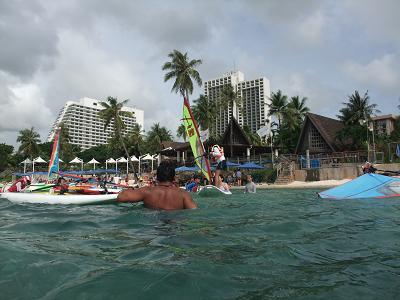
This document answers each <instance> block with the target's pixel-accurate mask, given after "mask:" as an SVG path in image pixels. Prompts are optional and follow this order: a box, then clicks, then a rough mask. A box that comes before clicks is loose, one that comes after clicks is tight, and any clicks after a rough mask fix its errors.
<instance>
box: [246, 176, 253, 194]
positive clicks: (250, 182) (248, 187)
mask: <svg viewBox="0 0 400 300" xmlns="http://www.w3.org/2000/svg"><path fill="white" fill-rule="evenodd" d="M244 192H245V193H256V184H255V183H254V182H253V177H252V176H251V175H247V183H246V186H245V187H244Z"/></svg>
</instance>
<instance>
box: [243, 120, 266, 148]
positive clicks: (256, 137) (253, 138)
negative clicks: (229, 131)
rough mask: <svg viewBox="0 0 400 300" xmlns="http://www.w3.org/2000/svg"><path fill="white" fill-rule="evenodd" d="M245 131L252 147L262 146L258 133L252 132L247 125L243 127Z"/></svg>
mask: <svg viewBox="0 0 400 300" xmlns="http://www.w3.org/2000/svg"><path fill="white" fill-rule="evenodd" d="M243 131H244V133H245V134H246V136H247V138H248V139H249V140H250V142H251V144H252V145H256V146H261V145H262V141H261V138H260V136H259V135H258V134H257V133H254V132H251V130H250V127H249V126H247V125H244V126H243Z"/></svg>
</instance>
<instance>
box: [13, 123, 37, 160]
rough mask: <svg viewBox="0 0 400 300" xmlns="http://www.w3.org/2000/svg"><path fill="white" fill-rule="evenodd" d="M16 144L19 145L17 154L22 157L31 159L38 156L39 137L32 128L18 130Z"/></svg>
mask: <svg viewBox="0 0 400 300" xmlns="http://www.w3.org/2000/svg"><path fill="white" fill-rule="evenodd" d="M17 142H19V143H21V145H20V146H19V148H18V152H19V153H21V154H23V155H24V156H26V157H29V158H30V159H33V158H34V157H35V156H37V155H38V154H39V147H38V144H39V143H40V135H39V133H37V132H36V131H35V128H34V127H31V129H23V130H20V132H19V135H18V138H17Z"/></svg>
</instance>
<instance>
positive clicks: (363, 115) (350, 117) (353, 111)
mask: <svg viewBox="0 0 400 300" xmlns="http://www.w3.org/2000/svg"><path fill="white" fill-rule="evenodd" d="M369 100H370V99H369V96H368V91H367V92H366V93H365V94H364V96H363V97H361V96H360V94H359V93H358V91H354V94H352V95H350V96H348V100H347V102H343V103H342V104H343V105H344V107H343V108H341V109H340V110H339V113H340V114H339V115H338V116H337V117H338V118H339V120H341V121H342V122H343V123H344V124H345V125H357V124H359V122H360V121H361V120H370V119H371V116H372V115H373V114H374V113H375V112H379V110H377V109H376V107H377V106H378V105H377V104H370V102H369Z"/></svg>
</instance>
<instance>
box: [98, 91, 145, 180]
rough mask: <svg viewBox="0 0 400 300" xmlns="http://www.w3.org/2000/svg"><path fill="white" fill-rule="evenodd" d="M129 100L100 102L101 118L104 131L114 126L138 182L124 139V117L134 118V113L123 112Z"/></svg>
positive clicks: (115, 135)
mask: <svg viewBox="0 0 400 300" xmlns="http://www.w3.org/2000/svg"><path fill="white" fill-rule="evenodd" d="M128 101H129V100H124V101H122V102H118V100H117V98H114V97H111V96H109V97H107V102H100V105H101V106H103V107H104V109H102V110H101V111H99V117H100V118H101V119H102V120H103V122H104V131H106V128H107V126H108V125H110V124H112V126H113V130H114V137H115V138H117V139H118V140H119V143H120V144H121V146H122V147H123V148H124V151H125V154H126V156H127V159H128V160H129V164H130V167H131V169H132V172H133V176H134V178H135V180H136V181H138V177H137V174H136V172H135V167H134V166H133V163H132V161H131V160H130V159H129V158H130V156H129V153H128V149H127V148H126V145H125V143H124V139H123V130H124V129H125V128H126V126H125V123H124V121H123V120H122V117H132V113H131V112H128V111H123V110H122V107H123V106H124V105H125V104H126V103H127V102H128Z"/></svg>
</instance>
